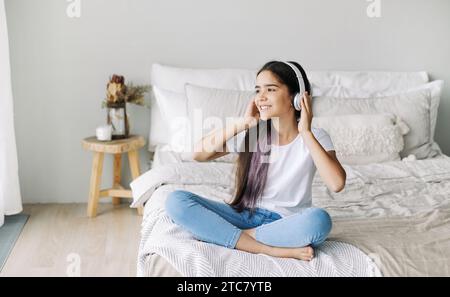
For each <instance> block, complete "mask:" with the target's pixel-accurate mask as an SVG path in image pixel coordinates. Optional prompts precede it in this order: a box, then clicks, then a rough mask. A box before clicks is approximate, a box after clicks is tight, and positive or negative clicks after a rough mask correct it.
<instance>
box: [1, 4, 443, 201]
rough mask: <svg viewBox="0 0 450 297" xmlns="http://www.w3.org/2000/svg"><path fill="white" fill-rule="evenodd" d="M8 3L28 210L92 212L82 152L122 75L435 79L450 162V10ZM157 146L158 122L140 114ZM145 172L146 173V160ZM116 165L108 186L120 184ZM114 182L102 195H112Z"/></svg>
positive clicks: (135, 113) (137, 78)
mask: <svg viewBox="0 0 450 297" xmlns="http://www.w3.org/2000/svg"><path fill="white" fill-rule="evenodd" d="M68 4H69V3H68V2H67V1H66V0H39V1H35V0H6V9H7V17H8V26H9V35H10V47H11V56H12V57H11V59H12V61H11V67H12V74H13V91H14V99H15V102H14V104H15V124H16V136H17V144H18V153H19V172H20V181H21V188H22V194H23V198H24V201H25V202H84V201H86V200H87V195H88V187H89V176H90V170H91V160H92V155H91V153H89V152H86V151H83V150H82V148H81V144H80V140H81V139H82V138H84V137H86V136H89V135H93V133H94V129H95V127H96V126H97V125H100V124H103V122H104V119H105V112H104V110H102V109H101V108H100V102H101V100H102V99H103V98H104V93H105V84H106V82H107V79H108V77H109V76H110V75H111V74H113V73H118V74H122V75H124V76H125V77H126V79H127V80H129V81H133V82H135V83H148V82H149V69H150V65H151V63H153V62H161V63H167V64H171V65H175V66H183V67H236V68H252V69H256V68H258V67H260V66H262V64H264V63H265V62H266V61H268V60H269V59H293V60H297V61H299V62H300V63H301V64H302V65H303V66H305V67H306V69H310V70H325V69H333V70H369V69H370V70H392V71H417V70H426V71H428V72H429V73H430V74H431V77H432V78H433V79H444V80H445V81H446V82H447V85H446V87H445V92H444V96H443V98H442V102H441V106H440V109H439V118H438V124H437V131H436V139H437V141H438V143H439V144H440V145H441V146H442V148H443V150H444V152H445V153H446V154H450V137H448V134H447V131H446V128H447V127H448V126H450V120H449V119H450V88H449V84H450V58H449V54H450V40H449V39H448V36H450V1H448V0H428V1H425V0H381V17H380V18H369V17H368V16H367V14H366V8H367V6H368V5H369V4H370V2H367V1H366V0H340V1H336V0H309V1H307V0H295V1H294V0H277V1H275V0H270V1H262V0H259V1H258V0H245V1H242V0H221V1H218V0H178V1H177V0H151V1H146V0H131V1H130V0H81V4H82V6H81V17H80V18H79V19H71V18H69V17H68V16H67V15H66V8H67V5H68ZM131 115H132V125H133V127H132V132H134V133H139V134H143V135H147V134H148V129H149V123H150V119H149V110H146V109H144V108H132V110H131ZM147 157H148V155H142V156H141V159H142V164H143V165H142V166H143V167H144V169H145V165H144V163H145V160H144V159H145V158H147ZM111 171H112V159H111V158H109V157H108V158H105V175H106V177H107V178H108V179H110V178H112V177H111V175H112V173H111ZM109 185H110V183H109V181H105V182H104V183H103V186H105V187H106V186H109Z"/></svg>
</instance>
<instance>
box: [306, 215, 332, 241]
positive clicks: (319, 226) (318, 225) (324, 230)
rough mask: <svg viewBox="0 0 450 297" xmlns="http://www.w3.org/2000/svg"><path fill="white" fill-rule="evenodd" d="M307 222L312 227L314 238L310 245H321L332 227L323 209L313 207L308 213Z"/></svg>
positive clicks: (329, 218)
mask: <svg viewBox="0 0 450 297" xmlns="http://www.w3.org/2000/svg"><path fill="white" fill-rule="evenodd" d="M309 220H310V221H311V222H312V225H313V226H314V229H315V230H314V232H313V233H314V236H313V238H312V241H311V245H312V246H313V247H316V246H318V245H320V244H321V243H323V242H324V241H325V240H326V239H327V237H328V235H329V234H330V232H331V228H332V226H333V223H332V220H331V217H330V215H329V214H328V212H327V211H326V210H324V209H323V208H317V207H313V208H311V209H310V212H309Z"/></svg>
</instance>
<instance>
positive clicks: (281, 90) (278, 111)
mask: <svg viewBox="0 0 450 297" xmlns="http://www.w3.org/2000/svg"><path fill="white" fill-rule="evenodd" d="M255 92H256V97H255V104H256V106H257V107H258V110H259V114H260V117H261V120H264V121H266V120H268V119H270V118H273V117H284V116H287V115H289V114H291V113H292V115H294V107H293V106H292V104H291V103H292V95H291V94H290V93H289V89H288V87H287V86H286V85H285V84H282V83H280V82H279V81H278V80H277V78H276V77H275V75H273V74H272V72H271V71H268V70H265V71H262V72H261V73H260V74H259V75H258V76H257V77H256V86H255Z"/></svg>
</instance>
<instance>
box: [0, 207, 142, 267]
mask: <svg viewBox="0 0 450 297" xmlns="http://www.w3.org/2000/svg"><path fill="white" fill-rule="evenodd" d="M86 207H87V206H86V204H34V205H25V206H24V213H27V214H30V218H29V219H28V222H27V223H26V225H25V227H24V229H23V230H22V233H21V235H20V237H19V239H18V240H17V242H16V244H15V246H14V249H13V250H12V253H11V254H10V256H9V258H8V261H7V262H6V264H5V266H4V267H3V270H2V272H0V276H78V275H79V276H135V275H136V258H137V251H138V245H139V230H140V224H141V221H142V217H141V216H139V215H138V214H137V212H136V210H135V209H130V208H129V204H121V205H118V206H115V207H114V206H113V205H112V204H101V205H99V209H98V211H99V215H98V216H97V217H95V218H92V219H89V218H88V217H87V216H86Z"/></svg>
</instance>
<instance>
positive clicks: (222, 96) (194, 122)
mask: <svg viewBox="0 0 450 297" xmlns="http://www.w3.org/2000/svg"><path fill="white" fill-rule="evenodd" d="M185 89H186V96H187V114H188V118H189V125H187V126H186V127H188V128H189V131H178V133H180V134H185V135H188V137H189V141H188V142H187V144H188V145H187V146H186V147H185V148H184V151H185V152H186V153H192V152H193V146H194V145H195V144H196V143H197V142H198V141H200V140H201V138H202V136H204V135H206V134H207V133H209V132H210V131H212V130H214V129H216V128H223V127H225V126H226V124H227V123H228V124H229V123H230V122H232V121H234V120H236V118H239V117H242V116H244V114H245V110H246V108H247V104H248V102H250V101H251V100H253V97H254V96H255V92H254V91H236V90H223V89H216V88H204V87H200V86H195V85H192V84H186V86H185ZM202 133H203V134H202ZM191 155H192V154H191ZM188 156H189V154H187V155H186V157H188ZM225 157H226V156H225ZM224 159H225V158H224ZM229 160H230V161H234V160H235V157H233V156H230V157H229Z"/></svg>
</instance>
